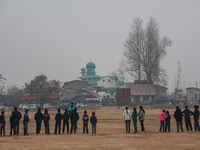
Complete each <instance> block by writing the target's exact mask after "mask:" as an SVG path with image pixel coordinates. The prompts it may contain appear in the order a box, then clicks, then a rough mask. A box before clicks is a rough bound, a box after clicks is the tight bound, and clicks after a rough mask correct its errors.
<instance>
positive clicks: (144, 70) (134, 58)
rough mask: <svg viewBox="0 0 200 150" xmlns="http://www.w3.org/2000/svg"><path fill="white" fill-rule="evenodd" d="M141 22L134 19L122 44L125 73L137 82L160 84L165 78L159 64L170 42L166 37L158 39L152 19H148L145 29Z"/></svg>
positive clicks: (154, 21) (156, 27)
mask: <svg viewBox="0 0 200 150" xmlns="http://www.w3.org/2000/svg"><path fill="white" fill-rule="evenodd" d="M142 22H143V21H142V19H140V18H136V19H134V21H133V24H132V25H131V31H130V33H129V37H128V39H127V40H126V41H125V43H124V46H125V47H126V51H125V52H124V56H125V58H126V63H127V68H126V71H129V72H131V73H132V74H133V76H134V77H135V78H136V79H137V80H147V81H148V82H157V83H160V82H161V81H163V78H165V77H166V72H165V70H164V68H162V67H161V65H160V62H161V61H162V60H163V59H164V57H165V56H166V53H167V49H166V48H167V47H168V46H171V43H172V42H171V40H170V39H169V38H168V37H166V36H164V37H162V38H161V37H160V34H159V26H158V23H157V22H156V20H155V19H154V18H150V20H149V22H148V23H147V26H146V28H145V29H144V28H143V26H142Z"/></svg>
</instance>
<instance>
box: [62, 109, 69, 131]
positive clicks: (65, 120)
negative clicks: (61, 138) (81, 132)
mask: <svg viewBox="0 0 200 150" xmlns="http://www.w3.org/2000/svg"><path fill="white" fill-rule="evenodd" d="M65 126H67V134H68V133H69V113H68V109H67V108H66V109H65V112H64V114H63V134H64V133H65Z"/></svg>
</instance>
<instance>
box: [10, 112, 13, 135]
mask: <svg viewBox="0 0 200 150" xmlns="http://www.w3.org/2000/svg"><path fill="white" fill-rule="evenodd" d="M12 114H13V111H12V113H11V116H10V136H11V135H12V133H13V132H14V125H13V116H12Z"/></svg>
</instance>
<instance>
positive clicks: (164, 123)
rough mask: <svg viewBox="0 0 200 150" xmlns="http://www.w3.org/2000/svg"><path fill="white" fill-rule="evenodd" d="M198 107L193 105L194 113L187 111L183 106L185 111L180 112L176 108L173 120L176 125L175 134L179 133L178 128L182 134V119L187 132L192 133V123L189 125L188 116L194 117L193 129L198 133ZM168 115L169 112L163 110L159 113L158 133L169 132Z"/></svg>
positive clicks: (186, 107) (199, 129)
mask: <svg viewBox="0 0 200 150" xmlns="http://www.w3.org/2000/svg"><path fill="white" fill-rule="evenodd" d="M198 109H199V106H197V105H195V106H194V112H192V111H191V110H189V109H188V106H185V110H184V111H181V109H180V108H179V107H178V106H176V111H175V112H174V118H175V120H176V125H177V132H179V127H180V128H181V131H182V132H183V118H185V126H186V129H187V131H189V130H191V131H192V123H191V118H190V116H193V117H194V128H195V131H198V132H199V131H200V127H199V110H198ZM170 119H171V117H170V115H169V111H166V113H165V110H163V111H162V112H161V113H160V132H161V131H163V132H167V130H168V132H170Z"/></svg>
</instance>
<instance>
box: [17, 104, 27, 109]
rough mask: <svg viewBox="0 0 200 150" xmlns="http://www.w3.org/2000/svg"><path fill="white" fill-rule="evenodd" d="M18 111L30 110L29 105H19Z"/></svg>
mask: <svg viewBox="0 0 200 150" xmlns="http://www.w3.org/2000/svg"><path fill="white" fill-rule="evenodd" d="M18 109H20V110H26V109H29V105H28V104H19V106H18Z"/></svg>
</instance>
